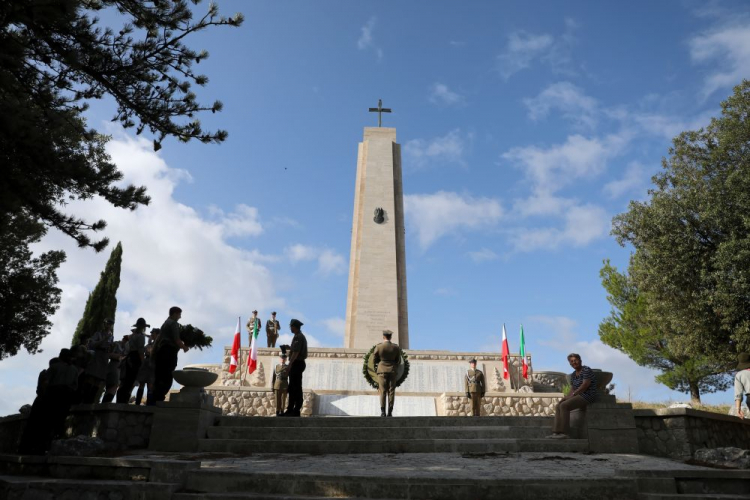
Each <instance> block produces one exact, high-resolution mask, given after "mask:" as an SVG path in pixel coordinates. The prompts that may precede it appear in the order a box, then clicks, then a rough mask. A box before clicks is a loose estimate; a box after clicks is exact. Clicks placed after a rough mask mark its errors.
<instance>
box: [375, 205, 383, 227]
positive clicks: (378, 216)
mask: <svg viewBox="0 0 750 500" xmlns="http://www.w3.org/2000/svg"><path fill="white" fill-rule="evenodd" d="M372 220H374V221H375V223H376V224H382V223H383V222H385V210H383V209H382V208H381V207H378V208H376V209H375V217H373V218H372Z"/></svg>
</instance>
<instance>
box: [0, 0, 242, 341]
mask: <svg viewBox="0 0 750 500" xmlns="http://www.w3.org/2000/svg"><path fill="white" fill-rule="evenodd" d="M191 3H194V4H197V3H200V0H192V1H191V2H188V1H187V0H158V1H157V0H151V1H149V0H14V1H3V2H0V165H2V176H0V239H2V240H3V241H4V243H5V244H7V245H10V242H16V243H17V244H18V245H19V247H18V248H10V247H8V248H6V251H9V252H10V253H9V254H8V255H12V256H13V258H14V259H19V258H21V259H25V262H23V261H19V264H18V265H19V266H21V267H27V268H33V267H34V266H38V264H34V263H33V261H32V255H31V253H29V252H28V251H27V248H28V244H27V243H28V242H31V241H36V240H38V239H39V238H41V237H42V236H43V235H44V233H45V231H46V230H47V229H48V228H56V229H58V230H60V231H62V232H63V233H64V234H67V235H68V236H70V237H71V238H73V239H74V240H75V241H76V242H77V243H78V245H79V246H81V247H92V248H94V249H95V250H96V251H101V250H103V249H104V248H105V247H106V246H107V244H108V239H107V238H106V237H99V236H96V237H94V236H93V235H95V234H96V233H98V232H100V231H101V230H103V229H104V228H105V227H106V222H105V221H104V220H98V221H89V220H85V219H84V218H80V217H76V216H74V215H71V214H69V213H66V211H65V206H66V204H67V202H68V201H69V200H75V199H80V200H85V199H90V198H93V197H94V196H98V197H101V198H103V199H105V200H107V201H108V202H110V203H111V204H112V205H113V206H116V207H120V208H124V209H129V210H134V209H135V208H137V207H138V206H139V205H146V204H148V202H149V197H148V196H147V195H146V189H145V187H143V186H141V187H136V186H132V185H121V184H120V181H121V180H122V173H121V172H120V171H119V170H118V169H117V167H116V166H115V165H114V164H113V163H112V162H111V160H110V157H109V156H108V155H107V153H106V151H105V145H106V142H107V140H108V139H109V138H108V137H107V136H104V135H102V134H100V133H98V132H97V131H96V130H94V129H92V128H90V127H89V126H87V124H86V120H85V118H84V113H85V111H86V109H87V107H88V105H89V103H90V102H91V101H92V100H96V99H102V98H104V97H109V98H111V99H112V100H113V102H114V103H115V105H116V112H115V114H114V118H113V121H118V122H119V123H120V124H121V125H122V126H123V127H125V128H131V127H135V129H136V133H137V134H140V133H142V132H143V131H144V130H147V131H148V132H149V133H150V134H152V135H153V137H154V149H157V150H158V149H159V148H160V147H161V143H162V141H163V140H164V139H165V138H168V137H173V138H176V139H178V140H179V141H183V142H187V141H190V140H192V139H196V140H199V141H201V142H204V143H211V142H214V143H220V142H222V141H224V139H226V137H227V133H226V132H225V131H223V130H217V131H215V132H214V131H207V130H204V129H203V128H202V127H201V124H200V122H199V120H198V119H197V116H198V115H199V114H200V113H203V112H212V113H215V112H217V111H220V110H221V108H222V104H221V102H219V101H215V102H214V103H213V104H211V105H203V104H201V103H199V102H198V100H197V97H196V95H195V93H194V92H193V90H192V87H193V86H194V85H195V86H204V85H206V83H207V82H208V78H207V77H206V76H205V75H201V74H198V73H195V72H194V69H193V68H194V66H195V65H197V64H198V63H200V62H201V61H203V60H204V59H206V58H207V57H208V53H207V52H205V51H200V52H196V51H195V50H193V49H191V48H189V47H188V46H187V45H185V43H186V41H187V40H188V38H189V37H190V36H192V35H193V34H195V33H197V32H199V31H202V30H205V29H208V28H212V27H213V26H239V25H240V24H241V23H242V20H243V18H242V15H241V14H237V15H235V16H233V17H231V18H226V17H223V16H220V15H219V12H218V8H217V7H216V5H215V4H213V3H212V4H210V5H209V6H208V9H207V11H206V13H205V14H204V15H203V16H201V17H199V18H196V19H194V18H193V10H192V9H193V7H192V6H191V5H190V4H191ZM102 13H105V14H106V15H107V16H108V17H110V18H116V19H117V21H116V22H119V23H120V24H119V26H113V27H111V26H103V25H102V23H101V21H100V19H99V18H98V17H97V15H99V14H102ZM19 214H23V217H24V218H27V219H28V220H29V221H30V223H29V224H28V225H23V227H20V226H19V225H17V224H16V225H15V226H14V223H13V222H12V221H13V220H14V218H15V217H18V216H20V215H19ZM33 222H39V223H41V224H39V225H34V224H32V223H33ZM21 230H27V231H28V232H27V233H25V234H21V233H19V232H18V231H21ZM13 231H15V234H16V236H15V237H13V236H11V233H13ZM50 256H51V255H50ZM54 256H55V259H54V261H55V262H57V265H59V263H60V262H61V261H62V259H63V258H64V256H63V255H62V254H59V253H58V254H54ZM40 258H41V257H40ZM48 264H51V262H48ZM56 267H57V266H54V268H56ZM54 268H52V267H49V265H48V266H47V267H46V269H48V270H50V272H51V273H52V276H51V277H53V276H54V272H55V271H54ZM14 283H16V282H14V281H11V282H9V284H10V285H13V284H14ZM30 284H31V283H30V282H28V283H26V285H30ZM38 284H39V286H40V287H41V288H39V289H38V290H36V291H31V290H17V291H14V290H10V291H5V292H4V293H5V294H6V295H9V294H15V295H17V296H20V295H22V294H24V293H37V294H40V295H43V294H44V293H48V292H49V291H50V290H49V289H48V288H45V287H44V286H43V285H44V283H43V280H42V281H39V282H38ZM50 305H51V309H48V311H49V312H48V314H52V313H53V312H54V310H55V309H56V307H57V302H55V301H51V302H50ZM40 311H41V310H40ZM39 331H42V330H38V329H37V330H36V332H32V331H31V330H30V331H29V332H27V334H28V335H29V339H30V340H29V342H32V345H33V342H36V343H37V344H38V341H39V340H38V339H37V340H34V339H35V335H36V334H37V333H38V332H39ZM19 334H20V335H24V333H23V332H19ZM9 352H11V351H9Z"/></svg>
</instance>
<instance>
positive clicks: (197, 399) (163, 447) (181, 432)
mask: <svg viewBox="0 0 750 500" xmlns="http://www.w3.org/2000/svg"><path fill="white" fill-rule="evenodd" d="M213 402H214V397H213V396H211V395H208V394H206V392H205V390H204V389H203V388H202V387H183V388H182V389H181V390H180V392H178V393H176V394H172V395H171V396H170V400H169V401H164V402H159V403H157V404H156V407H157V408H158V411H157V412H156V414H155V415H154V423H153V425H152V426H151V438H150V439H149V443H148V449H149V450H154V451H197V450H198V441H199V440H200V439H203V438H205V437H206V436H207V433H208V428H209V427H213V426H214V425H216V423H217V421H218V420H219V417H220V416H221V408H217V407H216V406H214V405H213Z"/></svg>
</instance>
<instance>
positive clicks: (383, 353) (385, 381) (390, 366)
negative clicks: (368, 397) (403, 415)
mask: <svg viewBox="0 0 750 500" xmlns="http://www.w3.org/2000/svg"><path fill="white" fill-rule="evenodd" d="M392 336H393V332H392V331H390V330H383V342H381V343H380V344H378V345H377V346H375V351H374V352H373V353H372V355H373V356H374V358H373V359H374V362H375V366H376V368H377V373H378V392H379V393H380V416H381V417H385V400H386V394H387V395H388V416H389V417H392V416H393V400H394V398H395V397H396V376H397V375H398V365H399V364H401V348H400V347H399V346H397V345H396V344H394V343H392V342H391V337H392Z"/></svg>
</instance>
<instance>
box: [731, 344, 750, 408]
mask: <svg viewBox="0 0 750 500" xmlns="http://www.w3.org/2000/svg"><path fill="white" fill-rule="evenodd" d="M737 361H739V363H737V374H736V375H735V376H734V404H735V405H736V408H737V416H738V417H740V418H745V414H744V412H743V411H742V396H743V395H744V396H745V402H746V403H747V406H750V354H748V353H746V352H743V353H740V355H739V356H737ZM749 416H750V415H749Z"/></svg>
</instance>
